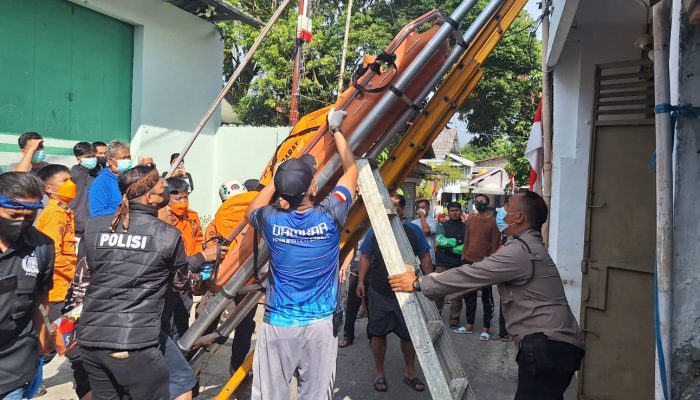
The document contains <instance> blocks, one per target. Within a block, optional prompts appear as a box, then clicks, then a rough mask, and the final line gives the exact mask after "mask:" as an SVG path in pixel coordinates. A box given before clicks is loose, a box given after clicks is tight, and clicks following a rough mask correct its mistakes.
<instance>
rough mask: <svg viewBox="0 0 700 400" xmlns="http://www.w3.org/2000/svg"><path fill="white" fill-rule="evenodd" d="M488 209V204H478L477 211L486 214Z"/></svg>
mask: <svg viewBox="0 0 700 400" xmlns="http://www.w3.org/2000/svg"><path fill="white" fill-rule="evenodd" d="M486 208H488V204H486V203H481V202H478V203H476V211H478V212H484V211H486Z"/></svg>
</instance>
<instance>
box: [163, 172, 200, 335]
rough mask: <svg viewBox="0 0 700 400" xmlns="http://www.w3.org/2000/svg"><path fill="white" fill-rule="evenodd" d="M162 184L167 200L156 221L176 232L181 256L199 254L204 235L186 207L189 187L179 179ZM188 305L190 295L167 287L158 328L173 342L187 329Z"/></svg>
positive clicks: (188, 320)
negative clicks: (178, 234)
mask: <svg viewBox="0 0 700 400" xmlns="http://www.w3.org/2000/svg"><path fill="white" fill-rule="evenodd" d="M166 182H167V184H168V186H167V190H168V192H170V201H169V203H168V205H167V206H165V207H163V208H161V209H160V210H159V211H158V218H159V219H160V220H161V221H164V222H166V223H168V224H170V225H172V226H174V227H175V228H177V230H179V231H180V234H181V235H182V240H183V242H184V243H185V254H187V256H188V257H189V256H193V255H195V254H197V253H198V252H201V251H202V244H203V243H204V233H203V232H202V227H201V225H200V223H199V215H198V214H197V213H196V212H194V211H193V210H191V209H190V208H189V206H190V201H189V194H190V193H189V186H188V185H187V182H185V181H183V180H182V179H180V178H168V179H166ZM192 304H193V299H192V292H185V293H182V292H176V291H175V290H173V289H170V288H169V289H168V292H167V294H166V295H165V307H164V309H163V316H162V321H163V323H162V326H163V329H164V330H165V331H166V332H167V333H168V335H170V337H172V338H173V340H174V341H175V342H177V340H178V339H179V338H180V336H182V334H184V333H185V331H186V330H187V328H189V324H190V311H191V310H192Z"/></svg>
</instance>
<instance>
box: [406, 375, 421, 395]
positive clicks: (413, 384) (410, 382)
mask: <svg viewBox="0 0 700 400" xmlns="http://www.w3.org/2000/svg"><path fill="white" fill-rule="evenodd" d="M403 382H404V383H405V384H406V385H408V387H410V388H411V389H413V390H415V391H416V392H422V391H424V390H425V384H424V383H423V381H421V380H420V378H418V377H415V378H413V379H411V378H409V377H407V376H404V377H403ZM418 385H421V386H422V387H418Z"/></svg>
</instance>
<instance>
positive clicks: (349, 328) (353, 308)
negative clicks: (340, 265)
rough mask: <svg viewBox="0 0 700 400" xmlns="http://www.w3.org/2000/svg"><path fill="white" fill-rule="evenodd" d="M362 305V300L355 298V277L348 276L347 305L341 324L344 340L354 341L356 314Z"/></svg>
mask: <svg viewBox="0 0 700 400" xmlns="http://www.w3.org/2000/svg"><path fill="white" fill-rule="evenodd" d="M361 305H362V299H361V298H359V297H357V275H353V274H350V275H349V276H348V303H347V305H346V307H345V323H344V324H343V332H344V334H345V339H347V340H354V339H355V321H357V312H358V311H359V310H360V306H361Z"/></svg>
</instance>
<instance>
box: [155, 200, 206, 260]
mask: <svg viewBox="0 0 700 400" xmlns="http://www.w3.org/2000/svg"><path fill="white" fill-rule="evenodd" d="M158 218H159V219H160V220H161V221H164V222H166V223H168V224H170V225H172V226H174V227H175V228H177V230H179V231H180V234H181V235H182V240H183V241H184V242H185V253H186V254H187V256H188V257H189V256H193V255H195V254H197V253H199V252H200V251H202V245H203V243H204V233H203V232H202V227H201V225H200V224H199V215H198V214H197V213H196V212H195V211H192V210H190V209H189V208H188V209H187V211H186V212H185V214H184V215H182V216H181V217H180V216H177V215H175V214H173V213H172V211H170V206H167V207H163V208H161V209H160V210H159V211H158Z"/></svg>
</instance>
